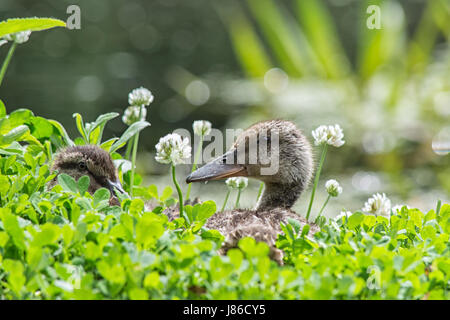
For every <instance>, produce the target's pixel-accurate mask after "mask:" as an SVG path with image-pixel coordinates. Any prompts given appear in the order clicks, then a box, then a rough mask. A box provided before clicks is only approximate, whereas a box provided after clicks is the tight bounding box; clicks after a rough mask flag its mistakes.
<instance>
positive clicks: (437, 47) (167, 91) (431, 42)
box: [0, 0, 450, 216]
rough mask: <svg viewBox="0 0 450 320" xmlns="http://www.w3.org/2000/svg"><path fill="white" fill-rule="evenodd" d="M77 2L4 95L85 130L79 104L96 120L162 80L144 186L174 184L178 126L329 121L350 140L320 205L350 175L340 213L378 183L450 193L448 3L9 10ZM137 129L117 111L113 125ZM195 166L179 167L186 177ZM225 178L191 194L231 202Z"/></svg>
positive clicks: (31, 2)
mask: <svg viewBox="0 0 450 320" xmlns="http://www.w3.org/2000/svg"><path fill="white" fill-rule="evenodd" d="M71 4H76V5H79V6H80V8H81V30H64V29H53V30H50V31H44V32H35V33H33V34H32V35H31V38H30V41H29V42H27V43H26V44H23V45H20V46H19V48H18V49H17V51H16V53H15V56H14V57H13V60H12V62H11V65H10V67H9V69H8V72H7V74H6V78H5V80H4V82H3V84H2V86H1V87H0V97H1V99H2V100H3V101H4V102H5V104H6V106H7V108H8V110H9V111H11V110H13V109H16V108H21V107H25V108H29V109H31V110H33V111H34V113H35V114H36V115H40V116H43V117H47V118H52V119H56V120H58V121H59V122H61V123H62V124H63V125H64V126H65V127H66V128H67V129H68V131H69V134H70V135H71V136H75V133H76V129H75V121H74V120H73V119H72V114H73V113H74V112H79V113H81V114H82V115H83V117H84V118H85V120H87V121H93V120H95V118H96V117H97V116H98V115H99V114H101V113H105V112H111V111H116V112H119V113H121V114H122V113H123V111H124V109H125V108H126V107H127V95H128V92H130V91H131V90H132V89H134V88H136V87H139V86H144V87H146V88H148V89H150V90H151V91H152V93H153V94H154V96H155V100H154V102H153V103H152V104H151V105H150V107H149V109H148V115H147V120H148V121H149V122H151V124H152V126H151V127H150V128H148V129H146V130H144V131H143V133H142V134H141V139H140V154H139V157H138V172H139V173H140V174H141V175H143V176H145V181H144V183H146V184H149V183H156V184H157V185H159V186H163V185H166V184H168V183H170V179H169V178H168V177H167V173H168V168H167V167H166V166H163V165H161V164H158V163H156V162H155V161H154V145H155V144H156V143H157V142H158V139H159V137H161V136H163V135H165V134H167V133H169V132H171V131H173V130H174V129H177V128H188V129H190V130H191V129H192V128H191V125H192V122H193V121H194V120H201V119H204V120H209V121H211V122H212V123H213V126H214V127H215V128H219V129H225V128H245V127H247V126H248V125H250V124H252V123H253V122H256V121H259V120H264V119H271V118H284V119H289V120H293V121H294V122H295V123H296V124H297V125H298V126H299V127H300V128H302V129H303V130H304V132H305V133H306V134H307V135H308V136H309V137H311V134H310V133H311V131H312V130H313V129H315V128H316V127H317V126H319V125H321V124H334V123H339V124H340V125H341V126H342V127H343V128H344V133H345V140H346V142H347V143H346V144H345V145H344V146H343V147H341V148H339V149H331V150H330V151H331V152H329V154H328V158H327V162H326V164H325V167H324V171H323V173H322V176H321V178H322V179H321V183H320V185H319V194H318V197H317V198H316V199H318V201H317V200H316V204H315V207H316V208H317V209H318V208H320V205H321V201H323V200H324V199H325V196H326V194H325V191H324V183H325V181H326V180H327V179H331V178H335V179H337V180H338V181H340V182H341V184H342V185H343V188H344V193H343V194H342V195H341V196H340V197H339V198H337V199H333V200H332V201H330V204H329V206H328V207H327V214H328V215H329V216H334V215H336V214H338V213H339V211H340V210H341V209H343V208H345V209H347V210H357V209H360V208H361V207H362V206H363V204H364V201H365V200H366V199H367V198H368V197H369V196H371V195H372V194H373V193H375V192H385V193H386V194H387V195H388V197H389V198H390V199H391V200H392V204H393V205H395V204H403V203H406V204H408V205H410V206H411V207H418V208H421V209H422V210H429V209H431V208H434V207H435V205H436V202H437V200H438V199H441V200H443V201H446V202H449V200H450V165H449V164H450V155H448V145H449V144H450V41H449V39H450V0H428V1H427V0H404V1H394V0H390V1H389V0H385V1H381V0H380V1H365V0H227V1H217V0H216V1H212V0H191V1H186V0H152V1H144V0H127V1H124V0H108V1H106V0H95V1H92V0H90V1H88V0H83V1H77V0H70V1H65V0H48V1H35V0H2V1H1V2H0V19H1V20H4V19H6V18H11V17H29V16H39V17H46V16H51V17H55V18H60V19H62V20H66V19H67V17H68V16H69V15H68V14H67V13H66V9H67V7H68V6H69V5H71ZM369 5H378V6H379V7H380V8H381V27H382V28H381V29H379V30H376V29H375V30H370V29H368V28H367V26H366V20H367V19H368V18H369V16H370V14H368V13H367V12H366V10H367V8H368V6H369ZM7 50H8V49H7V46H3V47H1V48H0V58H1V59H3V57H4V56H5V55H6V52H7ZM125 129H126V126H125V125H124V124H123V123H122V122H121V119H120V118H117V119H115V120H113V121H111V122H110V123H109V124H108V126H107V128H106V130H105V138H109V137H112V136H120V134H121V133H122V132H123V131H124V130H125ZM433 146H434V148H433ZM317 152H318V151H317ZM189 170H190V168H189V166H184V168H183V169H180V170H178V174H179V177H180V180H182V179H183V177H185V176H186V174H187V173H188V172H189ZM258 186H259V183H258V182H256V181H251V183H250V185H249V188H248V189H247V190H246V191H245V192H244V193H243V198H242V200H241V204H242V205H243V206H252V205H253V204H254V202H255V198H256V193H257V189H258ZM183 187H184V190H185V189H186V186H185V185H184V186H183ZM225 191H226V187H225V185H224V183H222V182H214V183H210V184H208V185H207V186H205V185H203V184H200V185H194V186H193V190H192V194H193V195H201V197H202V199H213V200H216V201H218V205H221V204H222V201H223V196H224V194H225ZM233 196H234V195H233ZM308 197H309V194H306V195H304V196H303V197H302V198H301V201H299V202H298V204H297V205H296V209H297V210H298V211H300V212H301V211H303V209H304V208H305V207H306V205H307V202H308V201H307V199H308ZM231 202H232V201H231ZM316 211H317V210H316Z"/></svg>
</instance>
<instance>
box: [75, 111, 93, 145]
mask: <svg viewBox="0 0 450 320" xmlns="http://www.w3.org/2000/svg"><path fill="white" fill-rule="evenodd" d="M73 117H74V118H75V122H76V124H77V129H78V132H79V133H80V134H81V136H82V137H83V139H84V142H85V143H89V139H88V135H87V132H86V128H85V127H84V122H83V117H82V116H81V114H79V113H74V114H73Z"/></svg>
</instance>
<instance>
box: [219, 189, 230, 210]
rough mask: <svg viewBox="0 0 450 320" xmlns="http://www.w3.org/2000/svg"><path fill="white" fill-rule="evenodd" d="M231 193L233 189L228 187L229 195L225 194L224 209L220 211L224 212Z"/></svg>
mask: <svg viewBox="0 0 450 320" xmlns="http://www.w3.org/2000/svg"><path fill="white" fill-rule="evenodd" d="M230 193H231V190H230V189H228V192H227V195H226V196H225V201H224V202H223V206H222V210H220V212H223V211H224V210H225V206H226V205H227V202H228V198H229V197H230Z"/></svg>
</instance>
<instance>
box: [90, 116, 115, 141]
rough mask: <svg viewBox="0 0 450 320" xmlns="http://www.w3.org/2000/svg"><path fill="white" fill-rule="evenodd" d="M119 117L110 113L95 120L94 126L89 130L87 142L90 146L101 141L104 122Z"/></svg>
mask: <svg viewBox="0 0 450 320" xmlns="http://www.w3.org/2000/svg"><path fill="white" fill-rule="evenodd" d="M117 116H119V114H118V113H117V112H110V113H105V114H102V115H100V116H99V117H98V118H97V120H95V122H94V124H93V125H92V126H91V127H90V128H89V132H88V134H89V141H90V143H92V144H98V143H100V142H101V140H102V133H103V128H104V127H105V125H106V122H108V121H109V120H112V119H114V118H116V117H117Z"/></svg>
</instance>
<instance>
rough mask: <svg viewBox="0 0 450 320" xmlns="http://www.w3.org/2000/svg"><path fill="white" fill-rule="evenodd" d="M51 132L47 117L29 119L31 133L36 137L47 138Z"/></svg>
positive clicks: (51, 127)
mask: <svg viewBox="0 0 450 320" xmlns="http://www.w3.org/2000/svg"><path fill="white" fill-rule="evenodd" d="M52 133H53V126H52V124H51V123H50V121H48V120H47V119H44V118H42V117H34V118H33V119H31V134H32V135H33V136H34V137H35V138H36V139H42V138H49V137H50V136H51V135H52Z"/></svg>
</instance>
